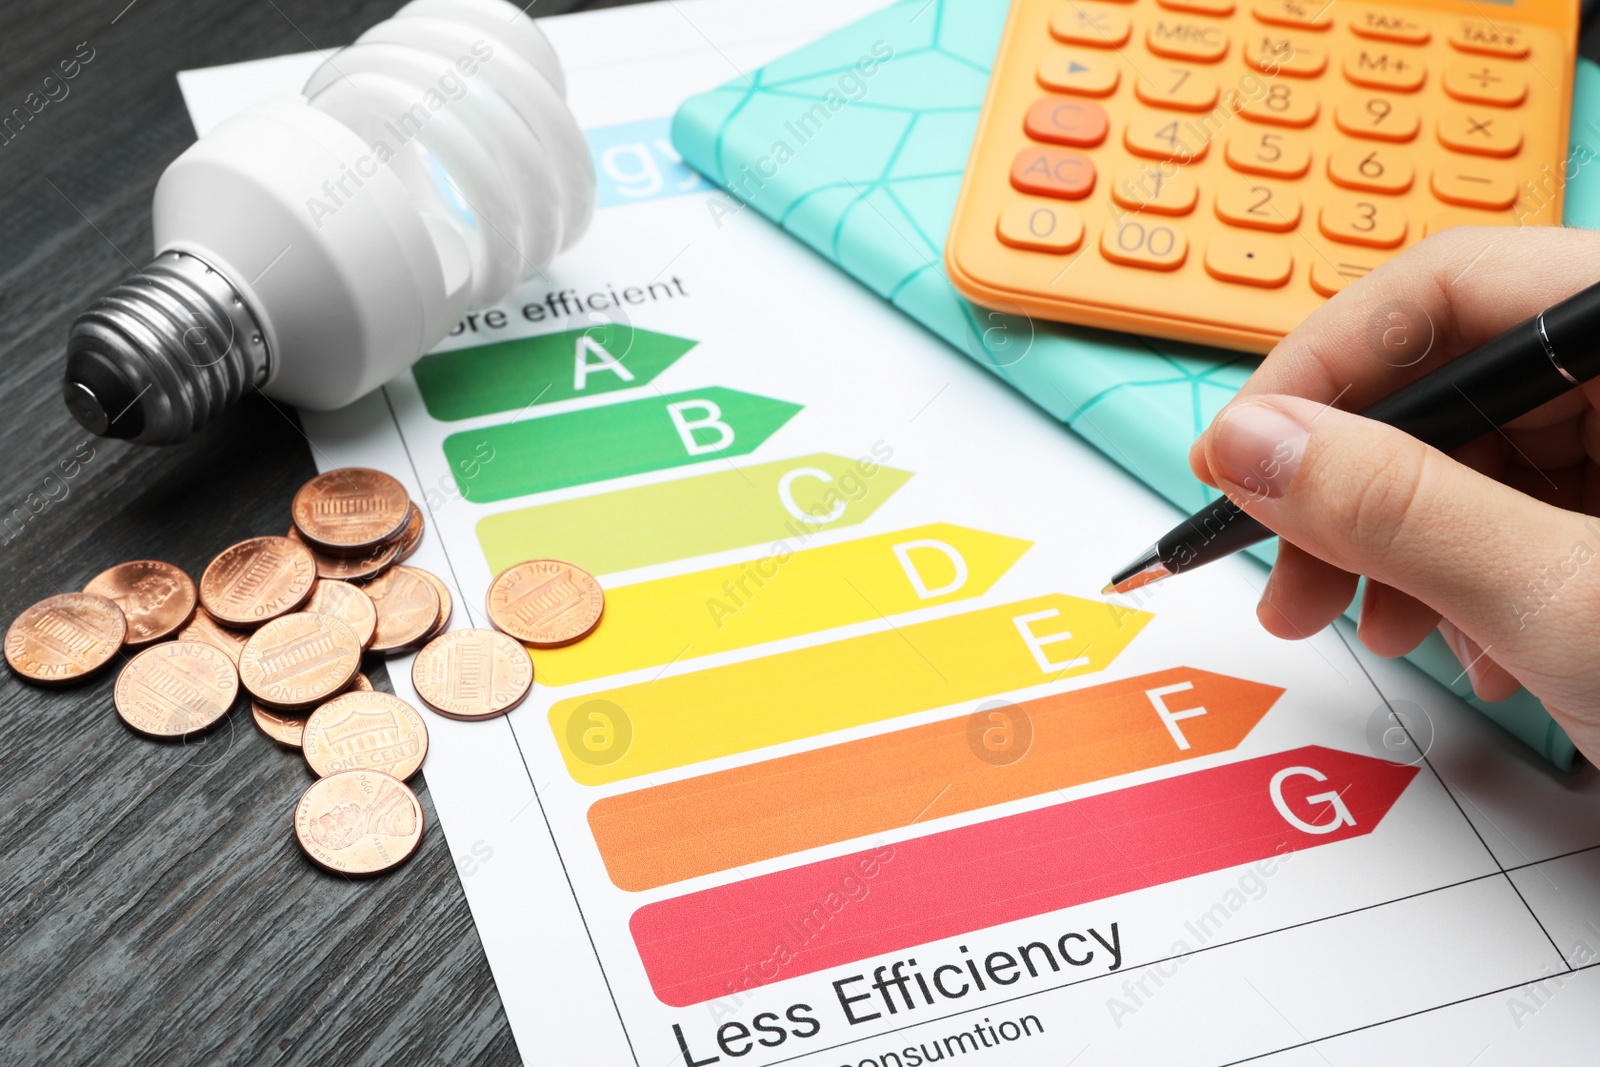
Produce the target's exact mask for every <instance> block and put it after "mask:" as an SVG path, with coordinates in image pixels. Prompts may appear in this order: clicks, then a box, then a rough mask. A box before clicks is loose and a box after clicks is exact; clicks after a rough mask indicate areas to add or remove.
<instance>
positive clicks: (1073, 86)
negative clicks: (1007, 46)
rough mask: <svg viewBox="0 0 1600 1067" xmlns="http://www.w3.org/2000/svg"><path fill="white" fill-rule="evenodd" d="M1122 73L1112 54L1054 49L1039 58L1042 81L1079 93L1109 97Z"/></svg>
mask: <svg viewBox="0 0 1600 1067" xmlns="http://www.w3.org/2000/svg"><path fill="white" fill-rule="evenodd" d="M1120 77H1121V73H1120V72H1119V71H1118V70H1117V64H1116V60H1114V59H1113V58H1112V57H1110V56H1107V55H1104V54H1100V55H1096V54H1095V53H1093V52H1067V51H1060V50H1058V51H1053V52H1050V53H1049V54H1047V55H1046V56H1045V57H1044V58H1043V59H1041V60H1040V61H1039V84H1040V85H1042V86H1044V87H1045V88H1046V89H1054V90H1056V91H1057V92H1062V93H1076V94H1077V95H1079V96H1109V95H1111V92H1112V90H1114V89H1116V87H1117V81H1118V79H1119V78H1120Z"/></svg>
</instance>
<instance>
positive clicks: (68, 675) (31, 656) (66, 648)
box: [6, 593, 128, 685]
mask: <svg viewBox="0 0 1600 1067" xmlns="http://www.w3.org/2000/svg"><path fill="white" fill-rule="evenodd" d="M127 635H128V622H127V620H126V619H125V618H123V615H122V609H121V608H119V607H117V605H116V603H115V602H114V601H111V600H108V599H107V598H105V597H103V596H96V595H95V594H94V593H58V594H57V595H55V596H53V597H46V598H45V599H44V600H41V601H39V602H38V603H37V604H35V605H33V606H32V607H30V608H27V609H25V610H24V611H23V612H22V614H21V615H18V616H17V617H16V619H15V620H14V621H13V622H12V623H11V628H10V629H8V630H7V631H6V662H7V663H9V664H11V669H12V670H14V671H16V672H17V673H18V674H20V675H22V676H23V677H24V678H26V679H27V680H28V681H30V682H38V683H39V684H40V685H65V684H66V683H68V682H75V681H77V680H78V679H80V678H86V677H88V676H89V675H91V674H93V673H94V672H95V671H98V670H99V669H100V668H101V667H104V666H105V665H106V664H107V663H110V662H111V658H112V657H113V656H115V655H116V654H117V653H118V652H119V651H121V649H122V642H123V640H124V639H125V638H126V637H127Z"/></svg>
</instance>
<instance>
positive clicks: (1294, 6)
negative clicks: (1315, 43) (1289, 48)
mask: <svg viewBox="0 0 1600 1067" xmlns="http://www.w3.org/2000/svg"><path fill="white" fill-rule="evenodd" d="M1332 6H1333V0H1256V2H1255V3H1254V4H1253V5H1251V8H1250V12H1251V14H1253V15H1255V17H1256V18H1257V19H1258V20H1259V21H1261V22H1265V23H1267V24H1268V25H1270V26H1295V27H1298V28H1299V29H1303V30H1319V31H1320V30H1325V29H1327V28H1328V27H1329V26H1332V25H1333V20H1332V19H1331V18H1329V17H1328V9H1329V8H1331V7H1332Z"/></svg>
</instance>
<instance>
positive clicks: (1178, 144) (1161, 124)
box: [1122, 112, 1211, 163]
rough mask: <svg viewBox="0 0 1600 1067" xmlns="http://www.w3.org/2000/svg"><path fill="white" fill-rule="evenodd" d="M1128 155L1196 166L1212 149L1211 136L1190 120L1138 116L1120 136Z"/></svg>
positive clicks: (1148, 113) (1156, 113)
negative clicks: (1208, 150)
mask: <svg viewBox="0 0 1600 1067" xmlns="http://www.w3.org/2000/svg"><path fill="white" fill-rule="evenodd" d="M1122 143H1123V144H1125V145H1127V147H1128V151H1130V152H1132V153H1133V154H1134V155H1136V156H1144V157H1145V158H1146V159H1176V160H1178V161H1179V162H1181V163H1195V162H1198V161H1200V160H1202V159H1204V158H1205V155H1206V149H1208V148H1210V147H1211V139H1210V133H1209V131H1208V130H1206V129H1205V128H1203V127H1201V126H1199V125H1198V124H1195V123H1194V122H1192V121H1191V120H1187V119H1183V118H1179V117H1178V116H1177V115H1165V114H1162V113H1160V112H1153V113H1150V112H1140V113H1137V114H1135V115H1134V116H1133V118H1131V119H1129V120H1128V128H1127V129H1126V130H1124V131H1123V133H1122Z"/></svg>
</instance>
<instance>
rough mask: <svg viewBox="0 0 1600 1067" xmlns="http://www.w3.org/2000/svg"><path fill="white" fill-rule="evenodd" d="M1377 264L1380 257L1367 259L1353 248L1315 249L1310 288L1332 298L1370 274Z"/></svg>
mask: <svg viewBox="0 0 1600 1067" xmlns="http://www.w3.org/2000/svg"><path fill="white" fill-rule="evenodd" d="M1379 262H1380V257H1376V256H1375V257H1372V258H1368V257H1366V256H1364V255H1362V254H1361V253H1360V252H1358V251H1356V250H1355V249H1353V248H1330V249H1327V250H1326V251H1323V250H1321V249H1317V250H1316V254H1314V255H1313V256H1312V257H1311V288H1313V289H1315V290H1316V291H1317V292H1319V293H1321V294H1322V295H1323V296H1333V295H1335V294H1336V293H1339V292H1341V291H1342V290H1343V289H1344V288H1345V286H1347V285H1349V284H1350V283H1351V282H1355V281H1360V280H1361V279H1362V278H1365V277H1366V276H1367V275H1368V274H1371V273H1372V272H1373V271H1374V270H1376V269H1377V266H1378V263H1379Z"/></svg>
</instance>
